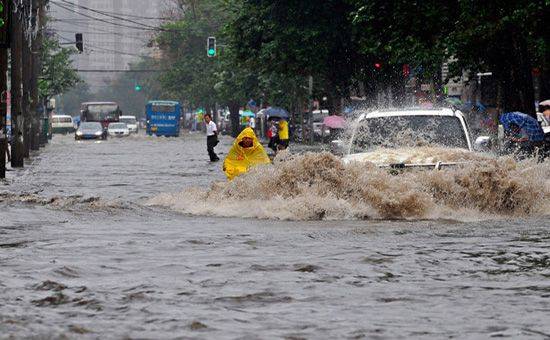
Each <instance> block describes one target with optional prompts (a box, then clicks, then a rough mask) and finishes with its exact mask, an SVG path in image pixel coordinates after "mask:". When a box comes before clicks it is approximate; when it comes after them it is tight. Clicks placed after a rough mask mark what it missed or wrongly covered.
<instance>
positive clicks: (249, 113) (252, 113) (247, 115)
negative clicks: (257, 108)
mask: <svg viewBox="0 0 550 340" xmlns="http://www.w3.org/2000/svg"><path fill="white" fill-rule="evenodd" d="M240 115H241V117H255V116H256V115H255V114H254V112H252V111H248V110H246V111H243V112H241V114H240Z"/></svg>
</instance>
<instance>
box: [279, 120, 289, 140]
mask: <svg viewBox="0 0 550 340" xmlns="http://www.w3.org/2000/svg"><path fill="white" fill-rule="evenodd" d="M279 139H280V140H287V139H288V122H287V121H286V120H284V119H281V120H280V121H279Z"/></svg>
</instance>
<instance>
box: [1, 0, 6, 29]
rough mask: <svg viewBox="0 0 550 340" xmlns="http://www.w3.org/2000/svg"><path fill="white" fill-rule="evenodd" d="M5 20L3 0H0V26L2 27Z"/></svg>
mask: <svg viewBox="0 0 550 340" xmlns="http://www.w3.org/2000/svg"><path fill="white" fill-rule="evenodd" d="M5 24H6V21H5V20H4V1H0V27H4V25H5Z"/></svg>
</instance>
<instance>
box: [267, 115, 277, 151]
mask: <svg viewBox="0 0 550 340" xmlns="http://www.w3.org/2000/svg"><path fill="white" fill-rule="evenodd" d="M267 138H268V139H269V144H268V145H267V146H268V147H269V148H270V149H271V150H273V152H277V140H278V139H279V137H278V136H277V126H276V125H275V122H274V121H272V120H270V121H269V127H268V129H267Z"/></svg>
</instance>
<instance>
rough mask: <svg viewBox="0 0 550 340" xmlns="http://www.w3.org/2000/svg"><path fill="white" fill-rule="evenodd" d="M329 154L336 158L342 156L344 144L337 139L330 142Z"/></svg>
mask: <svg viewBox="0 0 550 340" xmlns="http://www.w3.org/2000/svg"><path fill="white" fill-rule="evenodd" d="M330 152H331V153H332V154H334V155H337V156H343V155H344V142H343V141H341V140H339V139H337V140H333V141H331V142H330Z"/></svg>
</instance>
